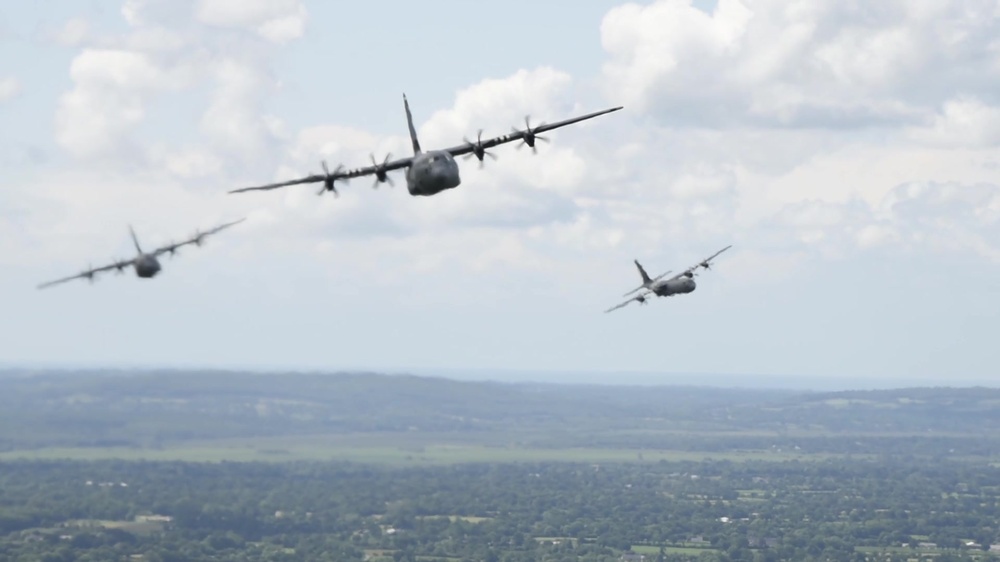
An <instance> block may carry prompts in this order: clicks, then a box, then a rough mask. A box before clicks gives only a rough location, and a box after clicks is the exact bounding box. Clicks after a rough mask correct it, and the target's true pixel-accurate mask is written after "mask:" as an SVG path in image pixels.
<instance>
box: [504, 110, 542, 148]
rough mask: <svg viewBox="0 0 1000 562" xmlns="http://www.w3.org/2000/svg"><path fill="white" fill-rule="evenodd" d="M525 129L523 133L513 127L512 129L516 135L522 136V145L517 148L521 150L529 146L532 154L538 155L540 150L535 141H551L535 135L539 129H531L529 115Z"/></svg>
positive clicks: (525, 117)
mask: <svg viewBox="0 0 1000 562" xmlns="http://www.w3.org/2000/svg"><path fill="white" fill-rule="evenodd" d="M544 124H545V123H541V124H539V125H538V127H541V126H542V125H544ZM524 127H525V129H524V130H523V131H518V130H517V129H514V128H513V127H512V128H511V129H512V130H513V131H514V132H515V133H517V134H519V135H521V144H519V145H517V148H518V149H519V150H520V148H521V147H522V146H524V145H528V146H530V147H531V152H532V153H533V154H538V149H537V148H535V140H536V139H537V140H540V141H545V142H549V139H547V138H545V137H542V136H539V135H536V134H535V131H536V130H538V127H535V128H534V129H532V128H531V123H530V122H529V117H528V116H527V115H525V116H524Z"/></svg>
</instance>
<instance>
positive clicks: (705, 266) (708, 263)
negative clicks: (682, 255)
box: [698, 260, 712, 269]
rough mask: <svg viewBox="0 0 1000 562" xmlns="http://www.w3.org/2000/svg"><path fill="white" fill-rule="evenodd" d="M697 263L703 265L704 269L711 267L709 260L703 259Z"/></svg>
mask: <svg viewBox="0 0 1000 562" xmlns="http://www.w3.org/2000/svg"><path fill="white" fill-rule="evenodd" d="M698 265H700V266H702V267H704V268H705V269H712V262H710V261H708V260H705V261H703V262H701V263H699V264H698Z"/></svg>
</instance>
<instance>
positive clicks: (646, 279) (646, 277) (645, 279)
mask: <svg viewBox="0 0 1000 562" xmlns="http://www.w3.org/2000/svg"><path fill="white" fill-rule="evenodd" d="M632 261H634V262H635V266H636V267H637V268H639V275H642V282H643V284H645V283H649V282H650V281H651V279H650V278H649V274H648V273H646V270H645V269H643V268H642V264H640V263H639V260H632Z"/></svg>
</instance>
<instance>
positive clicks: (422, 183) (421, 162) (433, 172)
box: [229, 94, 621, 196]
mask: <svg viewBox="0 0 1000 562" xmlns="http://www.w3.org/2000/svg"><path fill="white" fill-rule="evenodd" d="M403 108H404V109H405V110H406V124H407V126H408V127H409V129H410V142H411V143H412V144H413V156H410V157H407V158H400V159H398V160H392V161H390V160H389V159H390V158H392V155H391V154H389V155H386V157H385V160H383V161H382V163H381V164H379V163H378V162H376V161H375V155H374V154H372V155H371V161H372V165H371V166H366V167H364V168H357V169H354V170H344V167H343V165H341V166H337V168H336V169H334V170H333V172H331V171H330V170H329V168H327V166H326V162H323V163H322V164H323V173H322V174H313V175H311V176H308V177H304V178H301V179H297V180H290V181H283V182H279V183H272V184H268V185H262V186H259V187H244V188H241V189H234V190H232V191H230V192H229V193H241V192H244V191H258V190H269V189H277V188H279V187H285V186H289V185H297V184H302V183H316V182H323V189H321V190H320V191H319V193H318V194H319V195H322V194H323V192H324V191H332V192H333V194H334V195H337V189H336V188H335V187H334V185H333V183H334V182H335V181H337V180H348V179H350V178H357V177H361V176H370V175H374V176H375V182H374V183H373V184H372V187H378V184H380V183H384V182H388V183H389V185H393V181H392V178H390V177H389V176H388V173H389V172H391V171H393V170H399V169H401V168H406V188H407V189H408V190H409V192H410V195H414V196H418V195H434V194H436V193H440V192H442V191H444V190H446V189H452V188H454V187H458V185H459V184H460V183H462V180H461V178H460V177H459V174H458V164H457V163H456V162H455V158H454V157H455V156H460V155H466V158H469V157H470V156H475V157H476V158H478V159H479V163H480V166H481V165H482V163H483V157H485V156H489V157H490V158H493V159H496V156H494V155H493V154H492V153H490V152H486V149H488V148H492V147H494V146H498V145H501V144H505V143H508V142H512V141H516V140H520V141H521V144H519V145H518V148H520V147H521V146H524V145H528V146H529V147H531V150H532V151H533V152H537V149H536V148H535V141H536V140H541V141H545V142H548V139H546V138H544V137H541V136H539V134H540V133H544V132H546V131H551V130H553V129H558V128H560V127H565V126H566V125H572V124H573V123H579V122H580V121H585V120H587V119H592V118H594V117H597V116H599V115H604V114H606V113H611V112H612V111H618V110H619V109H621V106H619V107H613V108H611V109H605V110H604V111H598V112H596V113H588V114H587V115H582V116H580V117H574V118H572V119H566V120H565V121H559V122H557V123H550V124H548V125H544V124H542V125H538V126H537V127H535V128H532V127H531V124H530V123H529V120H528V117H525V118H524V126H525V129H524V130H523V131H519V130H517V129H512V131H513V132H511V133H510V134H508V135H503V136H499V137H494V138H492V139H488V140H485V141H484V140H483V131H482V130H480V131H479V136H478V137H476V142H474V143H473V142H472V141H470V140H469V139H467V138H466V139H463V140H465V144H462V145H459V146H455V147H452V148H447V149H444V150H431V151H430V152H423V151H421V149H420V142H419V141H418V140H417V132H416V129H414V127H413V116H412V115H411V114H410V103H409V102H408V101H407V100H406V94H403Z"/></svg>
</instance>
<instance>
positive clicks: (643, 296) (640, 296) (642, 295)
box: [604, 291, 653, 314]
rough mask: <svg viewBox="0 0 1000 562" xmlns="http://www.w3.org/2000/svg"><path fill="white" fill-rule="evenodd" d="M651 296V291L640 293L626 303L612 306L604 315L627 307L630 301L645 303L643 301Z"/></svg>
mask: <svg viewBox="0 0 1000 562" xmlns="http://www.w3.org/2000/svg"><path fill="white" fill-rule="evenodd" d="M652 294H653V292H652V291H646V292H645V293H640V294H638V295H636V296H634V297H632V298H630V299H629V300H627V301H625V302H623V303H620V304H616V305H614V306H612V307H611V308H609V309H607V310H605V311H604V313H605V314H607V313H609V312H611V311H614V310H618V309H619V308H622V307H624V306H626V305H628V303H630V302H632V301H639V302H645V300H646V299H648V298H649V297H651V296H652Z"/></svg>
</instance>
